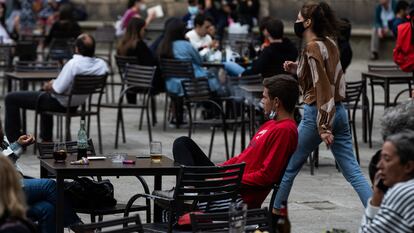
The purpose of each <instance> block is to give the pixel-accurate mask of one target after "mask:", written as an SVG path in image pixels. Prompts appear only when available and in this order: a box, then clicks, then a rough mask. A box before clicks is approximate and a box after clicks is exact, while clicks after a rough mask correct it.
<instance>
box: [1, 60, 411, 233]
mask: <svg viewBox="0 0 414 233" xmlns="http://www.w3.org/2000/svg"><path fill="white" fill-rule="evenodd" d="M366 67H367V61H363V60H354V61H353V63H352V65H351V67H350V68H349V69H348V73H347V80H359V79H360V77H361V71H365V70H366ZM402 88H404V86H402V87H395V86H393V87H392V90H393V92H392V93H394V94H395V93H396V92H397V90H400V89H402ZM376 93H377V98H379V99H381V98H382V97H383V92H382V90H380V89H378V90H376ZM163 100H164V96H159V97H157V102H158V103H159V104H158V110H157V116H158V120H159V123H158V124H157V125H156V126H155V128H154V129H153V137H154V140H159V141H162V143H163V152H164V153H165V154H166V155H167V156H169V157H172V151H171V148H172V143H173V141H174V139H175V138H177V137H179V136H182V135H187V129H175V128H172V127H169V128H168V129H167V131H166V132H164V131H163V130H162V119H163V118H162V116H163V115H162V113H163V107H164V104H163ZM1 105H2V106H3V105H4V101H1ZM2 113H3V114H4V110H3V112H2ZM124 113H125V118H124V119H125V124H126V135H127V142H126V143H125V144H122V143H121V144H120V146H119V149H118V150H115V149H114V146H113V145H114V138H115V130H114V129H115V120H116V112H115V110H107V109H103V110H102V130H103V145H104V153H105V154H108V153H110V152H114V151H119V152H127V153H130V154H145V153H148V152H149V147H148V143H149V142H148V136H147V131H146V128H145V126H146V125H145V122H144V128H143V130H142V131H139V130H138V123H139V112H138V111H136V110H125V111H124ZM382 113H383V108H382V107H377V108H376V112H375V123H374V131H373V148H372V149H370V148H368V145H367V144H366V143H363V142H362V136H361V130H360V129H361V115H360V113H358V114H357V118H358V119H357V131H358V136H359V146H360V155H361V167H362V170H363V172H364V174H365V175H366V176H367V165H368V162H369V159H370V157H371V156H372V155H373V154H374V152H375V151H376V150H377V149H378V148H380V146H381V140H382V139H381V137H380V136H379V135H380V131H379V129H378V128H379V118H380V116H381V115H382ZM3 116H4V115H3ZM3 122H4V121H3ZM27 123H28V129H29V130H28V131H29V133H30V132H34V130H33V114H32V112H31V111H28V121H27ZM92 124H93V126H92V127H91V137H92V138H93V139H96V138H97V132H96V127H94V126H95V125H96V123H95V121H94V120H93V119H92ZM78 129H79V121H78V120H73V124H72V132H73V133H72V135H73V137H74V138H76V132H77V130H78ZM193 135H194V136H193V139H194V140H195V141H196V142H197V143H198V144H199V145H200V146H201V148H202V149H203V150H204V151H205V152H206V153H207V151H208V145H209V141H210V130H208V129H204V130H196V132H195V134H193ZM239 137H240V136H239ZM94 141H95V145H97V140H94ZM237 151H240V149H239V148H238V150H237ZM224 159H225V156H224V140H223V135H222V133H221V132H218V133H217V134H216V137H215V142H214V149H213V155H212V160H213V161H214V162H221V161H223V160H224ZM19 163H20V165H21V167H22V168H23V171H25V174H26V175H30V176H34V177H39V161H38V159H37V158H36V156H34V155H32V148H31V147H30V148H28V150H27V152H26V154H25V155H23V156H22V158H21V159H20V161H19ZM110 180H111V181H112V182H113V184H114V186H115V192H116V193H115V195H116V198H117V199H118V201H120V202H122V201H124V202H125V201H126V200H128V198H129V197H130V196H131V195H133V194H135V193H137V192H141V191H142V190H141V189H140V187H139V186H137V182H136V179H135V178H129V177H122V178H119V179H117V178H110ZM147 181H148V183H149V185H150V187H152V185H153V180H152V179H149V178H147ZM174 183H175V180H174V177H166V178H164V187H165V188H168V187H172V186H174ZM269 198H270V197H268V199H267V200H266V202H265V203H264V204H263V206H268V202H269ZM362 213H363V207H362V204H361V203H360V201H359V199H358V196H357V195H356V193H355V192H354V191H353V189H352V187H351V186H350V185H349V184H348V183H347V182H346V180H345V179H344V178H343V176H342V174H341V173H340V172H338V170H337V169H336V168H335V163H334V159H333V156H332V155H331V153H330V152H329V151H327V150H326V147H325V146H324V145H321V146H320V167H319V168H318V169H316V171H315V175H313V176H311V175H310V169H309V165H305V166H304V167H303V169H302V171H301V172H300V173H299V175H298V176H297V178H296V180H295V183H294V186H293V189H292V192H291V195H290V199H289V216H290V220H291V222H292V232H294V233H309V232H315V233H320V232H324V231H325V230H328V229H332V228H342V229H347V230H349V231H350V232H357V229H358V226H359V224H360V219H361V215H362ZM82 217H83V219H84V220H85V221H86V222H88V221H89V218H88V216H82ZM112 217H113V216H112ZM112 217H107V218H106V219H108V218H112Z"/></svg>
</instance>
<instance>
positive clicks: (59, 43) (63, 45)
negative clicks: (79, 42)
mask: <svg viewBox="0 0 414 233" xmlns="http://www.w3.org/2000/svg"><path fill="white" fill-rule="evenodd" d="M73 43H74V39H73V38H54V39H53V40H52V42H51V43H50V46H49V52H48V54H47V56H46V60H53V61H58V62H59V63H60V64H63V63H64V61H67V60H69V59H71V58H72V56H73V53H74V51H73Z"/></svg>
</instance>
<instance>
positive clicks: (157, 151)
mask: <svg viewBox="0 0 414 233" xmlns="http://www.w3.org/2000/svg"><path fill="white" fill-rule="evenodd" d="M150 156H151V162H153V163H160V162H161V158H162V144H161V142H159V141H152V142H151V143H150Z"/></svg>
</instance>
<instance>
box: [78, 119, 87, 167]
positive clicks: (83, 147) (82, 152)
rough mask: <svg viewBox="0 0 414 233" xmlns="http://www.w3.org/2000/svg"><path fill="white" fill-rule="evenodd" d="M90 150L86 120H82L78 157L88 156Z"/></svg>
mask: <svg viewBox="0 0 414 233" xmlns="http://www.w3.org/2000/svg"><path fill="white" fill-rule="evenodd" d="M87 150H88V136H87V134H86V131H85V120H81V123H80V129H79V131H78V157H77V159H78V160H80V159H82V158H83V157H87Z"/></svg>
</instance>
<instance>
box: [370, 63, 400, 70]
mask: <svg viewBox="0 0 414 233" xmlns="http://www.w3.org/2000/svg"><path fill="white" fill-rule="evenodd" d="M398 70H400V67H398V66H397V65H396V64H368V71H398Z"/></svg>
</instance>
